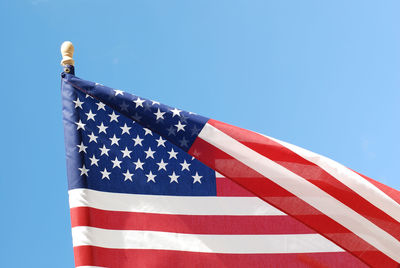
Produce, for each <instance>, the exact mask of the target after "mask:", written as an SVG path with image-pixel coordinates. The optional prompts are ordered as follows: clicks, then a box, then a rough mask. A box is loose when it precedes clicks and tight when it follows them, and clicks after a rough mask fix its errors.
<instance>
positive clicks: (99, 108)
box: [96, 102, 106, 111]
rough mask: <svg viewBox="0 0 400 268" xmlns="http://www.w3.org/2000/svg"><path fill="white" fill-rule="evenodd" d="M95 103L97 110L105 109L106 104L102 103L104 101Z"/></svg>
mask: <svg viewBox="0 0 400 268" xmlns="http://www.w3.org/2000/svg"><path fill="white" fill-rule="evenodd" d="M96 105H97V111H98V110H104V111H105V110H106V105H105V104H104V103H102V102H98V103H96Z"/></svg>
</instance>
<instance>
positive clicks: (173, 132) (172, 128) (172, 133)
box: [167, 126, 175, 136]
mask: <svg viewBox="0 0 400 268" xmlns="http://www.w3.org/2000/svg"><path fill="white" fill-rule="evenodd" d="M167 130H168V136H171V135H174V136H175V129H174V127H173V126H169V128H167Z"/></svg>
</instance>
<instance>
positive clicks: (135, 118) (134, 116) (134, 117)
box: [132, 113, 142, 121]
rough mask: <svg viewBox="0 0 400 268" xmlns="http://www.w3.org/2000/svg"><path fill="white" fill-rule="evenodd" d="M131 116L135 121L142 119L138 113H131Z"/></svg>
mask: <svg viewBox="0 0 400 268" xmlns="http://www.w3.org/2000/svg"><path fill="white" fill-rule="evenodd" d="M132 118H133V119H134V120H136V121H140V120H142V117H141V116H140V115H139V114H138V113H135V114H134V115H132Z"/></svg>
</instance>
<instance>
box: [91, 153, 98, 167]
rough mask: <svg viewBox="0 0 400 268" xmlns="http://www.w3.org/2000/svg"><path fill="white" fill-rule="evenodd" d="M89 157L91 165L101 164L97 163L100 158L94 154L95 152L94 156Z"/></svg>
mask: <svg viewBox="0 0 400 268" xmlns="http://www.w3.org/2000/svg"><path fill="white" fill-rule="evenodd" d="M89 159H90V165H91V166H93V165H96V166H99V165H98V164H97V162H99V159H97V158H96V157H95V156H94V154H93V156H92V157H91V158H89Z"/></svg>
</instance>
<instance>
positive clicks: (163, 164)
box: [156, 158, 168, 171]
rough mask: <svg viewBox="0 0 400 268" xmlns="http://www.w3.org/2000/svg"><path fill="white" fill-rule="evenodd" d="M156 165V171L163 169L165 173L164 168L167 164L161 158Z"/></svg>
mask: <svg viewBox="0 0 400 268" xmlns="http://www.w3.org/2000/svg"><path fill="white" fill-rule="evenodd" d="M156 164H157V165H158V170H161V169H164V170H165V171H167V168H166V166H167V165H168V163H165V162H164V160H163V159H162V158H161V161H160V162H159V163H156Z"/></svg>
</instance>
